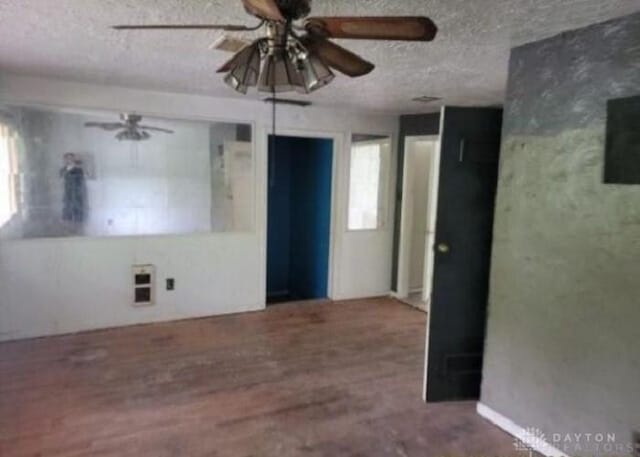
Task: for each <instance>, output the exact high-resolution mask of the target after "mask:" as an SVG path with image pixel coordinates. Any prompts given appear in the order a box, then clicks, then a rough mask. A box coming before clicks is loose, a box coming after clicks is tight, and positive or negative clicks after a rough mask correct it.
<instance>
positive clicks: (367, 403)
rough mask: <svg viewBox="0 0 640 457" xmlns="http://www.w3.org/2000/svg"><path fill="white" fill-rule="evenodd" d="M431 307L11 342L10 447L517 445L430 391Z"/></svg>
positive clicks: (147, 449) (6, 445)
mask: <svg viewBox="0 0 640 457" xmlns="http://www.w3.org/2000/svg"><path fill="white" fill-rule="evenodd" d="M425 319H426V315H425V314H424V313H422V312H420V311H417V310H414V309H412V308H410V307H408V306H406V305H403V304H400V303H399V302H396V301H392V300H387V299H379V300H363V301H357V302H345V303H330V304H296V305H279V306H276V307H273V308H270V309H269V310H267V311H266V312H261V313H253V314H244V315H236V316H224V317H217V318H208V319H200V320H191V321H182V322H174V323H168V324H154V325H146V326H138V327H128V328H120V329H113V330H105V331H98V332H92V333H84V334H77V335H70V336H62V337H52V338H43V339H37V340H29V341H20V342H11V343H4V344H0V456H2V457H14V456H65V457H70V456H74V457H76V456H118V457H123V456H137V457H140V456H144V457H163V456H167V457H169V456H171V457H173V456H189V457H192V456H233V457H249V456H252V457H262V456H274V457H275V456H277V457H287V456H310V457H320V456H327V457H336V456H362V457H365V456H366V457H373V456H395V457H413V456H419V457H429V456H434V457H463V456H464V457H468V456H473V457H489V456H497V455H500V456H506V455H514V454H515V453H514V448H513V444H512V443H513V441H512V438H511V437H509V436H508V435H506V434H505V433H503V432H501V431H500V430H498V429H497V428H495V427H493V426H491V425H490V424H488V423H487V422H485V421H484V420H482V419H481V418H480V417H479V416H477V415H476V414H475V404H473V403H458V404H439V405H429V406H427V405H425V404H424V403H422V401H421V399H420V396H421V385H422V366H423V351H424V333H425Z"/></svg>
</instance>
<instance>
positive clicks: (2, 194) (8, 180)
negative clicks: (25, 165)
mask: <svg viewBox="0 0 640 457" xmlns="http://www.w3.org/2000/svg"><path fill="white" fill-rule="evenodd" d="M15 146H16V139H15V137H14V135H13V134H12V131H11V129H10V128H9V127H8V126H6V125H3V124H0V228H1V227H2V226H3V225H5V224H6V223H7V222H9V221H10V220H11V217H12V216H13V215H14V214H15V213H16V211H17V204H16V203H17V202H16V189H15V172H16V170H15V169H16V163H15V162H16V147H15Z"/></svg>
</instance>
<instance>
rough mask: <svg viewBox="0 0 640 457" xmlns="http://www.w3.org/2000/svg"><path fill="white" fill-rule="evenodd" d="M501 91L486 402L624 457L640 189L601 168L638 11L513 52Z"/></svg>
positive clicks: (635, 331)
mask: <svg viewBox="0 0 640 457" xmlns="http://www.w3.org/2000/svg"><path fill="white" fill-rule="evenodd" d="M507 94H508V95H507V102H506V106H505V119H504V121H505V125H504V132H503V145H502V155H501V165H500V178H499V184H498V197H497V203H496V218H495V229H494V247H493V256H492V273H491V288H490V299H489V318H488V328H487V340H486V351H485V360H484V370H483V384H482V399H481V401H482V403H483V404H485V405H487V406H489V407H490V408H492V409H494V410H495V411H497V412H498V413H500V414H502V415H504V416H506V417H507V418H509V419H511V420H513V421H514V422H515V423H516V424H518V425H520V426H521V427H524V428H529V427H535V428H538V429H540V430H541V431H542V432H543V433H544V434H545V436H546V437H547V439H548V440H549V441H551V442H552V444H554V445H555V446H556V447H558V448H560V449H561V450H563V451H564V452H565V453H566V454H569V455H587V454H591V455H593V454H617V455H628V454H631V449H630V447H629V445H630V441H631V430H633V429H640V186H624V185H605V184H603V164H604V143H605V126H606V102H607V100H608V99H610V98H618V97H625V96H631V95H637V94H640V14H635V15H632V16H627V17H625V18H621V19H618V20H614V21H610V22H607V23H604V24H598V25H595V26H591V27H588V28H585V29H581V30H577V31H574V32H568V33H565V34H562V35H559V36H557V37H554V38H551V39H548V40H545V41H541V42H538V43H532V44H529V45H526V46H523V47H520V48H516V49H514V50H513V51H512V56H511V64H510V77H509V87H508V90H507ZM566 433H583V434H586V433H612V434H615V437H616V443H611V444H610V445H606V446H605V445H604V444H602V443H600V444H599V443H596V442H595V440H594V439H593V438H591V439H587V437H586V435H583V436H581V437H580V438H579V439H574V440H573V441H571V442H567V440H566V436H564V434H566ZM558 435H562V437H560V438H559V436H558Z"/></svg>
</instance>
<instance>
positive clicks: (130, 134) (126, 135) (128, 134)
mask: <svg viewBox="0 0 640 457" xmlns="http://www.w3.org/2000/svg"><path fill="white" fill-rule="evenodd" d="M149 138H151V135H149V133H148V132H145V131H141V130H133V129H131V130H123V131H122V132H120V133H118V134H117V135H116V139H117V140H118V141H145V140H148V139H149Z"/></svg>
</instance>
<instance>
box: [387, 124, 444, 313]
mask: <svg viewBox="0 0 640 457" xmlns="http://www.w3.org/2000/svg"><path fill="white" fill-rule="evenodd" d="M438 148H439V138H438V136H409V137H406V140H405V154H404V164H403V167H404V171H403V176H404V181H403V189H402V196H403V197H402V218H401V222H400V224H401V228H400V249H399V259H398V287H397V294H398V298H399V299H401V300H402V301H405V302H406V303H408V304H410V305H412V306H414V307H416V308H419V309H421V310H423V311H427V309H428V304H429V300H430V297H431V286H432V276H433V255H432V246H433V239H434V233H435V216H436V210H435V206H436V203H437V198H436V196H437V189H438V152H439V151H438Z"/></svg>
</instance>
